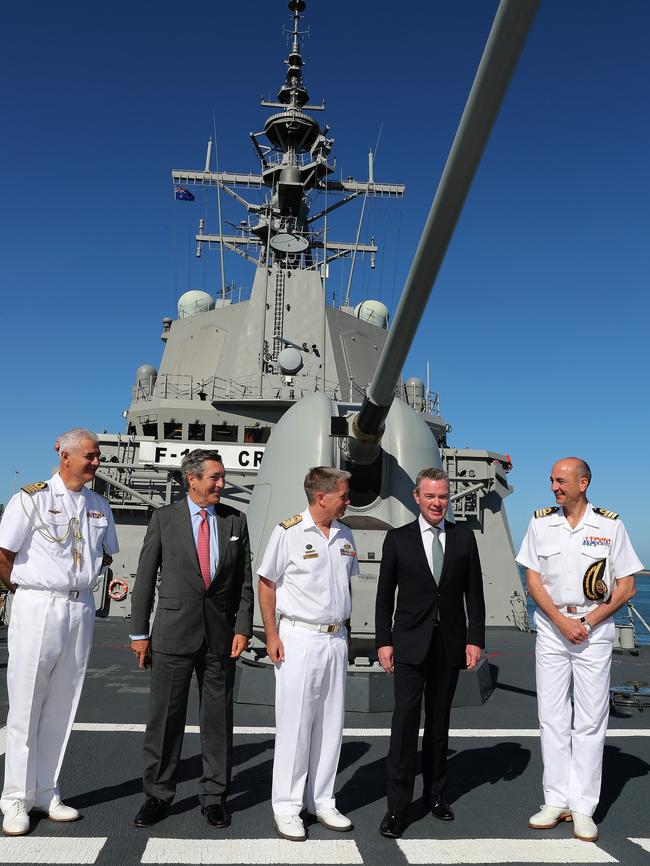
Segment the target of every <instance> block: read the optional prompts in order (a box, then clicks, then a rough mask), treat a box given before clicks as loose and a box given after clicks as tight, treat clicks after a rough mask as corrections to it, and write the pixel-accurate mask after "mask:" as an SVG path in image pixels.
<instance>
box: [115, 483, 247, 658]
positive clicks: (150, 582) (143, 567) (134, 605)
mask: <svg viewBox="0 0 650 866" xmlns="http://www.w3.org/2000/svg"><path fill="white" fill-rule="evenodd" d="M215 511H216V515H217V533H218V537H219V563H218V566H217V572H216V576H215V578H214V580H213V581H212V583H211V585H210V587H209V588H208V589H206V588H205V585H204V583H203V578H202V576H201V568H200V566H199V556H198V553H197V549H196V544H195V542H194V535H193V532H192V518H191V516H190V510H189V507H188V505H187V501H186V500H185V499H182V500H180V501H179V502H174V503H173V504H172V505H165V506H164V507H163V508H159V509H157V510H156V511H154V512H153V514H152V515H151V521H150V523H149V528H148V529H147V534H146V535H145V539H144V543H143V545H142V551H141V552H140V560H139V562H138V572H137V575H136V579H135V587H134V589H133V595H132V599H131V623H132V626H131V629H132V634H149V618H150V616H151V610H152V607H153V600H154V594H155V589H156V578H157V575H158V571H159V570H160V584H159V587H158V607H157V609H156V616H155V620H154V624H153V629H152V631H151V646H152V649H153V650H155V651H157V652H164V653H170V654H173V655H187V654H190V653H194V652H196V651H197V650H198V649H199V648H200V647H201V645H202V643H203V641H204V640H205V641H206V642H207V646H208V649H209V650H210V652H213V653H217V654H219V655H230V650H231V646H232V639H233V636H234V634H235V633H237V634H244V635H247V636H249V637H250V635H251V634H252V627H253V581H252V574H251V556H250V544H249V540H248V528H247V526H246V518H245V517H244V515H243V514H241V513H240V512H239V511H236V510H235V509H234V508H230V507H229V506H227V505H217V506H216V509H215Z"/></svg>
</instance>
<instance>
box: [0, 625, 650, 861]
mask: <svg viewBox="0 0 650 866" xmlns="http://www.w3.org/2000/svg"><path fill="white" fill-rule="evenodd" d="M533 645H534V638H533V636H532V635H530V634H525V633H520V632H515V631H510V630H506V629H493V630H490V631H489V632H488V653H489V660H490V664H491V666H492V668H493V674H494V678H495V682H496V687H495V689H494V692H493V693H492V695H491V696H490V698H489V699H488V701H487V702H486V703H485V704H484V705H483V706H481V707H462V708H455V709H454V710H453V712H452V732H451V741H450V781H449V787H448V795H449V799H450V801H451V802H452V803H453V807H454V810H455V812H456V820H455V821H453V822H450V823H444V822H441V821H436V820H435V819H433V818H432V817H431V816H430V815H429V814H428V812H427V811H426V810H425V808H424V806H423V805H422V803H421V801H416V802H415V803H414V804H413V806H412V807H411V811H410V813H409V826H408V828H407V830H406V832H405V834H404V836H403V837H402V839H401V840H399V841H398V842H393V841H389V840H386V839H383V838H382V837H381V836H380V835H379V833H378V825H379V822H380V820H381V818H382V816H383V814H384V811H385V799H384V790H385V756H386V750H387V746H388V733H389V726H390V715H389V714H385V713H382V714H372V715H362V714H358V713H349V714H347V716H346V723H345V724H346V728H345V737H344V741H343V748H342V753H341V761H340V767H339V775H338V780H337V792H338V793H337V805H338V806H339V808H340V809H341V811H343V812H345V813H346V814H348V815H349V816H350V817H351V818H352V820H353V821H354V824H355V828H354V830H353V831H352V832H351V833H347V834H335V833H332V832H330V831H328V830H326V829H324V828H323V827H321V826H320V825H318V824H315V823H309V821H307V822H306V824H307V828H308V841H307V842H305V843H291V842H286V841H283V840H279V839H277V838H276V836H275V833H274V829H273V824H272V816H271V809H270V803H269V798H270V785H271V766H272V760H273V723H274V720H273V709H272V708H268V707H254V706H250V705H236V707H235V725H236V728H235V749H234V777H233V786H232V793H231V796H230V799H229V806H230V808H231V810H232V814H233V821H232V826H231V827H230V828H229V829H228V830H226V831H217V830H213V829H211V828H209V827H208V826H207V824H206V823H205V819H204V818H202V816H201V814H200V810H199V806H198V797H197V784H196V782H197V779H198V777H199V775H200V772H201V768H200V755H199V738H198V727H197V724H198V700H197V692H196V688H193V691H192V695H191V699H190V709H189V713H188V720H187V724H188V728H187V734H186V738H185V743H184V747H183V756H182V762H181V767H180V781H179V785H178V790H177V796H176V800H175V801H174V803H173V805H172V807H171V810H170V813H169V815H168V817H167V818H166V819H165V820H164V821H162V822H161V823H159V824H157V825H156V826H154V827H153V828H151V829H150V830H140V829H136V828H135V827H133V824H132V821H133V817H134V815H135V813H136V811H137V810H138V808H139V806H140V805H141V803H142V783H141V768H142V738H143V730H144V725H145V723H146V718H147V702H148V691H149V688H148V685H149V674H148V673H147V672H145V671H140V670H138V669H136V668H135V662H134V658H133V656H132V654H131V653H130V651H129V649H128V623H126V622H123V621H119V620H99V621H98V622H97V625H96V630H95V641H94V647H93V652H92V656H91V661H90V667H89V671H88V675H87V677H86V684H85V687H84V692H83V696H82V700H81V704H80V708H79V711H78V713H77V721H76V723H75V727H74V729H73V733H72V736H71V739H70V744H69V746H68V751H67V754H66V759H65V762H64V766H63V771H62V774H61V788H62V793H63V796H64V798H65V800H66V802H68V803H70V804H71V805H73V806H76V807H77V808H78V809H79V810H80V811H81V813H82V816H83V820H81V821H79V822H76V823H73V824H67V825H66V824H54V823H52V822H49V821H48V820H46V819H44V818H43V819H40V820H39V819H35V820H34V821H33V829H32V832H31V833H30V835H29V836H25V837H20V838H3V837H0V863H39V864H40V863H69V864H72V863H96V864H98V866H109V864H110V866H112V864H137V863H161V864H162V863H165V864H189V863H232V864H253V863H255V864H257V863H287V864H288V863H292V864H297V863H300V864H302V863H305V864H307V863H309V864H320V863H327V864H339V863H349V864H353V863H356V864H362V863H363V864H377V863H382V866H404V864H409V863H524V862H525V863H616V862H621V863H625V864H641V863H647V862H648V860H649V854H650V832H649V831H648V820H647V805H646V804H647V778H646V777H647V775H648V772H649V771H650V726H649V725H648V716H647V715H644V714H643V713H641V712H639V711H638V710H633V711H630V712H629V714H628V713H627V712H626V713H624V714H623V713H620V712H617V713H616V715H614V714H612V716H611V718H610V725H609V732H608V738H607V742H606V746H605V759H604V776H603V778H604V782H603V791H602V795H601V801H600V805H599V807H598V811H597V813H596V816H595V817H596V820H597V822H598V824H599V829H600V832H601V838H600V839H599V841H598V842H597V843H595V844H592V843H585V842H580V841H578V840H574V839H573V838H572V834H571V825H570V824H563V825H561V826H559V827H557V828H555V829H553V830H549V831H544V832H536V831H533V830H530V829H529V828H528V826H527V819H528V816H529V815H530V814H532V813H533V812H534V811H536V810H537V808H538V805H539V803H540V801H541V773H542V767H541V758H540V750H539V741H538V735H537V727H536V724H537V718H536V701H535V692H534V671H533ZM649 660H650V648H642V649H641V651H640V652H639V654H638V655H632V654H630V653H628V652H619V651H617V652H615V654H614V663H613V673H612V683H613V684H621V683H623V682H624V681H626V680H642V679H644V677H647V676H648V671H649V667H648V662H649ZM0 664H1V665H2V667H3V668H4V667H6V629H4V628H3V629H1V630H0ZM0 689H1V692H0V714H1V715H0V722H1V723H2V724H4V721H5V719H6V712H7V701H6V687H5V682H4V677H3V678H2V683H1V684H0ZM0 752H1V753H2V755H4V728H3V729H2V731H0ZM0 763H2V764H3V763H4V758H3V757H2V758H0ZM418 782H419V780H418ZM418 782H416V796H417V795H418V793H419V791H418V789H417V785H418Z"/></svg>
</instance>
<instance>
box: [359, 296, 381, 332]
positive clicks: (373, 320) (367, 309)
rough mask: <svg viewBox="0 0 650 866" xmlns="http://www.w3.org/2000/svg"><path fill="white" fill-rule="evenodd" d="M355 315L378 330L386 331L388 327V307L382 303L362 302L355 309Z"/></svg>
mask: <svg viewBox="0 0 650 866" xmlns="http://www.w3.org/2000/svg"><path fill="white" fill-rule="evenodd" d="M354 315H355V316H356V317H357V319H362V320H363V321H364V322H370V324H371V325H376V326H377V327H378V328H383V329H384V330H385V329H386V328H387V327H388V307H387V306H386V304H382V302H381V301H361V303H360V304H357V306H356V307H355V308H354Z"/></svg>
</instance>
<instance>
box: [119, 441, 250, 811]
mask: <svg viewBox="0 0 650 866" xmlns="http://www.w3.org/2000/svg"><path fill="white" fill-rule="evenodd" d="M181 473H182V475H183V480H184V482H185V485H186V487H187V498H186V499H182V500H180V501H179V502H175V503H173V504H172V505H166V506H164V507H163V508H159V509H158V510H157V511H154V513H153V514H152V516H151V522H150V523H149V528H148V529H147V534H146V536H145V539H144V544H143V546H142V552H141V553H140V561H139V563H138V572H137V575H136V580H135V588H134V590H133V597H132V607H131V622H132V626H133V634H132V635H131V648H132V649H133V651H134V652H135V654H136V655H137V657H138V660H139V664H140V667H146V666H148V664H149V663H150V664H151V692H150V699H149V723H148V724H147V731H146V734H145V740H144V793H145V795H146V797H147V799H146V801H145V803H144V805H143V806H142V808H141V809H140V811H139V812H138V814H137V815H136V818H135V821H134V823H135V825H136V827H149V826H151V825H152V824H155V823H156V822H157V821H159V820H160V819H161V818H162V817H163V816H164V815H165V813H166V811H167V807H168V806H169V804H170V803H171V801H172V800H173V798H174V794H175V790H176V770H177V768H178V763H179V759H180V754H181V746H182V744H183V733H184V730H185V718H186V715H187V699H188V694H189V688H190V682H191V679H192V672H193V671H196V678H197V681H198V686H199V706H200V709H199V721H200V728H201V756H202V759H203V775H202V777H201V780H200V782H199V798H200V801H201V811H202V813H203V814H204V815H205V816H206V818H207V820H208V823H209V824H210V825H212V826H213V827H227V826H228V825H229V824H230V815H229V813H228V811H227V810H226V806H225V800H226V796H227V794H228V787H229V784H230V772H231V764H232V696H233V685H234V681H235V660H236V659H237V658H239V656H240V655H241V653H242V651H243V650H244V649H245V648H246V646H247V643H248V638H249V637H250V635H251V634H252V624H253V586H252V578H251V559H250V546H249V541H248V529H247V527H246V518H245V517H244V515H243V514H240V512H239V511H236V510H235V509H234V508H230V507H228V506H226V505H219V500H220V497H221V491H222V490H223V488H224V484H225V472H224V467H223V462H222V460H221V457H220V456H219V454H218V452H216V451H208V450H202V449H196V450H195V451H191V452H190V453H189V454H187V455H186V456H185V458H184V459H183V462H182V464H181ZM159 571H160V584H159V588H158V607H157V610H156V616H155V619H154V624H153V629H152V631H151V637H150V638H149V618H150V616H151V610H152V606H153V600H154V593H155V587H156V579H157V576H158V572H159Z"/></svg>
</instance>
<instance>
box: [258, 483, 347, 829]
mask: <svg viewBox="0 0 650 866" xmlns="http://www.w3.org/2000/svg"><path fill="white" fill-rule="evenodd" d="M349 477H350V473H349V472H343V471H342V470H339V469H330V468H328V467H325V466H318V467H316V468H314V469H310V470H309V472H308V473H307V475H306V477H305V493H306V495H307V502H308V508H307V509H306V510H305V511H303V512H302V514H297V515H296V516H295V517H292V518H290V519H289V520H285V521H284V522H283V523H281V524H279V526H276V527H275V528H274V530H273V532H272V533H271V537H270V539H269V543H268V546H267V548H266V552H265V553H264V558H263V559H262V564H261V565H260V567H259V569H258V573H259V577H260V582H259V600H260V610H261V612H262V619H263V621H264V630H265V632H266V646H267V650H268V653H269V656H270V658H271V660H272V661H273V662H274V664H275V673H276V680H275V683H276V686H275V725H276V734H275V754H274V759H273V790H272V794H271V802H272V805H273V816H274V821H275V826H276V829H277V831H278V833H279V835H280V836H282V837H283V838H285V839H290V840H292V841H301V840H303V839H304V838H305V828H304V825H303V822H302V819H301V818H300V811H301V809H302V807H303V794H304V790H305V780H306V781H307V798H306V804H305V805H306V807H307V810H308V811H309V812H310V813H311V814H315V815H316V819H317V820H318V821H319V823H321V824H323V825H324V826H325V827H328V828H329V829H330V830H351V829H352V822H351V821H350V819H349V818H347V817H346V816H345V815H342V814H341V813H340V812H339V811H338V809H337V808H336V801H335V799H334V782H335V778H336V770H337V767H338V762H339V755H340V752H341V739H342V736H343V717H344V712H345V681H346V674H347V663H348V640H347V639H348V623H347V621H348V620H349V618H350V613H351V600H350V578H351V577H352V575H355V574H358V564H357V555H356V551H355V549H354V541H353V538H352V533H351V531H350V529H349V528H348V527H347V526H344V525H343V524H342V523H339V522H338V520H337V518H340V517H343V515H344V514H345V509H346V508H347V506H348V504H349V501H350V500H349V485H348V478H349ZM278 619H279V630H278V627H277V624H278Z"/></svg>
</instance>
